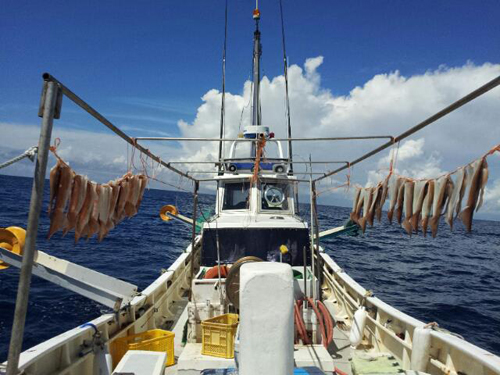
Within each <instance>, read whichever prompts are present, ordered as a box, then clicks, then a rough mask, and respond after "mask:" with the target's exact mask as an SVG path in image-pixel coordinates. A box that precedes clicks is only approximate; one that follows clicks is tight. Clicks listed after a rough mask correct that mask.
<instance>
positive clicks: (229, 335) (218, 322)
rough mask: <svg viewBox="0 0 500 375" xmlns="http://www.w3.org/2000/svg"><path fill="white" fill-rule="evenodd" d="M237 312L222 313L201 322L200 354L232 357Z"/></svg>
mask: <svg viewBox="0 0 500 375" xmlns="http://www.w3.org/2000/svg"><path fill="white" fill-rule="evenodd" d="M236 328H238V314H224V315H220V316H216V317H215V318H210V319H206V320H204V321H202V322H201V331H202V333H201V336H202V346H201V354H204V355H210V356H212V357H220V358H234V336H235V334H236Z"/></svg>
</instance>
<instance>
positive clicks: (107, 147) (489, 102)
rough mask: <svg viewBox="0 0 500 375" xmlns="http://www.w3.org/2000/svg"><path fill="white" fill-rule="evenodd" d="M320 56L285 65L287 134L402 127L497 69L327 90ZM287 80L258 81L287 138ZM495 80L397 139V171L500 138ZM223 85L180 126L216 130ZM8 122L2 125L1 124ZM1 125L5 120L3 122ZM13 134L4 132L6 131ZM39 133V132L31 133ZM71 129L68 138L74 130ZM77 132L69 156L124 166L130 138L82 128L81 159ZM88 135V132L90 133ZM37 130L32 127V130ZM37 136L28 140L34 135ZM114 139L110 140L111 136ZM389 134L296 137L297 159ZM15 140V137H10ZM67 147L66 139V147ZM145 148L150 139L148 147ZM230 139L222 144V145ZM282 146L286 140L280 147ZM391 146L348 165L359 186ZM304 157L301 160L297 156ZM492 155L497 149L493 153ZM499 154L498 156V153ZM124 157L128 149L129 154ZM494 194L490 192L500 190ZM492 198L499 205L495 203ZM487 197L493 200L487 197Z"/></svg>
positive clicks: (198, 133) (352, 153) (236, 104)
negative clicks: (348, 138) (471, 98)
mask: <svg viewBox="0 0 500 375" xmlns="http://www.w3.org/2000/svg"><path fill="white" fill-rule="evenodd" d="M325 64H326V62H324V60H323V57H321V56H318V57H313V58H310V59H307V60H306V61H305V63H304V65H303V66H299V65H291V66H290V67H289V70H288V73H289V89H290V107H291V113H290V115H291V121H292V127H293V128H292V133H293V136H294V137H334V136H360V135H392V136H395V135H398V134H400V133H402V132H403V131H405V130H406V129H408V128H410V127H411V126H413V125H415V124H417V123H419V122H421V121H422V120H424V119H426V118H428V117H429V116H431V115H433V114H434V113H436V112H438V111H439V110H441V109H443V108H445V107H446V106H448V105H450V104H451V103H453V102H454V101H456V100H457V99H459V98H461V97H463V96H464V95H466V94H468V93H469V92H471V91H473V90H475V89H476V88H478V87H479V86H481V85H483V84H485V83H486V82H488V81H490V80H491V79H493V78H495V77H497V76H498V75H500V64H490V63H485V64H482V65H475V64H474V63H472V62H467V63H466V64H464V65H463V66H458V67H447V66H440V67H438V68H437V69H435V70H429V71H427V72H424V73H422V74H415V75H412V76H405V75H403V74H401V73H400V72H399V71H394V72H387V73H382V74H377V75H375V76H374V77H373V78H371V79H370V80H369V81H367V82H366V83H365V84H364V85H362V86H358V87H355V88H353V89H352V90H351V91H350V92H349V93H348V94H346V95H339V96H337V95H333V94H332V92H331V91H330V90H329V89H328V88H325V87H323V86H322V83H321V69H328V68H329V67H328V66H326V67H325ZM284 86H285V80H284V77H283V76H277V77H263V79H262V82H261V98H262V117H263V123H264V125H269V126H270V127H271V128H272V130H273V131H274V132H275V133H276V136H277V137H286V118H285V100H284V90H285V89H284ZM251 95H252V84H251V82H249V81H247V82H245V83H244V84H243V86H242V89H241V92H233V93H226V137H236V136H237V134H238V133H239V132H240V131H242V130H243V128H244V127H245V126H246V125H249V124H250V121H251V113H252V107H251V101H250V98H251ZM499 101H500V89H499V88H496V89H493V90H492V91H490V92H489V93H487V94H485V95H484V96H482V97H480V98H478V99H476V100H474V101H473V102H471V103H469V104H467V105H465V106H464V107H462V108H460V109H459V110H457V111H455V112H453V113H452V114H450V115H448V116H446V117H444V118H442V119H441V120H439V121H438V122H436V123H434V124H432V125H430V126H429V127H427V128H425V129H424V130H422V131H421V132H419V133H417V134H415V135H414V136H413V137H411V138H409V139H407V140H405V141H403V142H401V144H400V147H399V151H398V158H397V165H396V168H397V171H398V173H401V174H406V175H408V176H412V177H415V178H424V177H435V176H437V175H439V174H441V173H443V172H444V171H451V170H454V169H456V168H457V167H458V166H461V165H465V164H467V163H469V162H470V161H472V160H474V159H475V158H477V157H479V156H481V155H482V154H484V153H485V152H486V151H487V150H488V149H489V148H490V147H492V146H494V145H495V144H496V143H498V142H499V140H500V127H499V126H498V125H497V122H498V118H500V106H498V103H499ZM220 109H221V93H220V91H218V90H215V89H212V90H209V91H208V92H206V93H205V94H204V95H203V96H202V104H201V105H200V106H199V108H198V110H197V113H196V117H195V119H194V120H193V121H192V122H187V121H184V120H182V119H181V120H179V122H178V129H179V131H180V133H181V135H182V136H186V137H213V138H216V137H218V136H219V126H220ZM3 126H5V125H3ZM0 130H1V129H0ZM12 132H14V129H6V130H4V131H3V134H7V138H9V140H10V139H11V138H15V134H16V133H12ZM9 133H10V134H9ZM35 133H38V132H35ZM70 133H71V134H74V135H75V137H73V138H71V137H72V136H71V134H70ZM77 135H78V136H80V134H77V133H75V131H73V130H72V131H68V134H64V136H63V137H61V138H63V139H65V141H64V144H65V145H67V147H68V149H67V150H66V151H65V152H66V153H67V154H68V157H74V158H79V160H81V162H82V163H83V164H85V165H87V166H88V167H89V168H90V166H91V165H93V166H94V168H95V167H96V166H97V165H99V163H100V162H104V163H107V164H106V165H107V166H108V168H109V169H110V170H111V169H113V168H116V169H121V168H122V167H123V166H119V165H118V164H119V163H122V164H123V163H124V160H123V159H120V158H119V155H123V154H124V153H125V151H126V146H124V144H123V142H122V141H121V140H119V139H116V137H114V136H113V135H109V137H110V138H106V137H102V135H100V134H99V135H92V134H88V135H86V136H88V139H89V140H90V139H92V142H91V143H93V146H89V147H91V148H89V150H92V152H90V151H89V152H88V154H89V153H91V154H92V155H87V156H86V158H83V157H81V156H77V155H78V154H79V151H78V152H77V150H76V149H75V147H76V146H75V145H73V142H77V140H76V139H77ZM93 137H94V138H93ZM35 138H36V136H35ZM35 138H34V139H35ZM112 138H113V139H114V140H112ZM382 142H385V140H383V141H382V140H370V141H356V142H351V141H349V142H334V143H331V142H330V143H328V142H323V143H317V144H314V145H313V144H311V143H309V142H296V143H294V154H296V155H297V156H294V157H295V160H297V161H298V160H307V159H308V158H309V155H311V157H312V159H313V160H330V161H339V160H353V159H356V158H357V157H359V156H360V155H362V154H363V153H365V152H367V151H370V150H371V149H373V148H375V147H377V146H378V145H380V144H381V143H382ZM14 143H15V145H14ZM31 143H33V142H32V141H29V142H28V141H27V140H23V141H22V142H21V141H19V142H17V143H16V142H13V143H12V144H11V143H10V141H8V142H7V144H11V147H12V149H17V150H24V149H26V147H27V146H29V145H30V144H31ZM70 146H71V147H70ZM148 147H149V146H148ZM151 147H152V148H151V149H152V150H154V151H156V152H159V153H161V154H162V158H163V159H164V160H167V158H169V157H175V159H176V160H186V161H187V160H189V161H216V160H217V155H218V144H217V143H215V142H214V143H213V144H207V143H197V142H183V143H182V144H181V145H180V147H177V148H174V147H172V148H168V147H166V146H160V145H156V144H155V145H154V148H153V145H152V146H151ZM228 148H229V144H226V145H225V151H226V154H227V150H228ZM285 149H286V146H285ZM390 152H391V151H389V150H387V151H385V152H383V153H382V154H380V155H377V156H375V157H373V158H371V159H369V160H367V161H365V162H363V163H361V164H359V165H357V166H355V167H354V168H352V170H351V171H350V174H351V179H352V181H353V182H355V183H359V184H361V185H366V184H367V183H368V184H370V183H371V184H373V183H376V182H377V180H380V178H381V177H383V176H385V175H386V173H387V170H388V168H389V163H390V160H391V156H390ZM301 158H302V159H301ZM497 159H498V158H497ZM497 159H495V160H497ZM125 163H126V158H125ZM336 167H338V164H335V165H334V164H325V165H316V167H315V170H316V171H318V172H327V171H329V170H332V169H334V168H336ZM196 168H197V169H207V168H214V167H213V166H210V165H207V164H200V165H199V166H196ZM295 169H296V170H301V169H302V170H303V169H304V165H303V164H302V165H301V166H299V165H296V166H295ZM344 178H345V173H343V174H341V175H339V176H336V177H335V178H334V179H328V180H325V181H324V182H323V183H322V188H329V187H331V186H334V185H335V184H341V183H343V182H344ZM497 191H498V193H495V192H497ZM335 192H336V194H332V195H330V196H329V198H328V197H327V194H324V195H322V196H321V199H322V201H321V202H322V203H335V204H343V205H346V206H349V205H350V203H349V202H348V200H347V199H348V198H349V194H347V195H346V194H345V193H344V192H343V189H338V190H335ZM497 194H500V182H499V183H498V184H496V183H495V182H491V183H490V184H489V185H488V190H487V193H486V198H487V202H486V203H485V207H490V208H489V209H491V210H493V209H494V208H493V207H496V208H497V209H498V207H500V201H499V199H498V198H497V197H498V195H497ZM494 202H496V203H495V204H493V203H494ZM490 203H491V204H490Z"/></svg>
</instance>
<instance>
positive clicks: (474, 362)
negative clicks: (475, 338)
mask: <svg viewBox="0 0 500 375" xmlns="http://www.w3.org/2000/svg"><path fill="white" fill-rule="evenodd" d="M198 248H199V246H197V247H196V249H197V250H198ZM196 254H198V253H196ZM321 256H322V258H323V267H324V268H323V275H324V284H323V291H324V303H325V305H326V306H327V308H328V309H329V310H330V311H331V313H332V315H334V317H335V319H336V320H337V322H338V321H343V322H345V329H346V330H347V329H348V328H349V326H350V323H351V320H352V318H353V315H354V312H355V311H356V310H357V308H358V307H359V305H360V304H361V303H362V302H363V300H364V297H365V294H366V290H365V289H364V288H363V287H362V286H360V285H359V284H358V283H356V281H354V280H353V279H352V278H351V277H349V276H348V275H347V274H346V273H345V272H343V271H342V269H341V268H340V267H339V266H338V265H337V264H336V263H335V262H334V261H333V260H332V259H331V258H330V256H329V255H327V254H325V253H321ZM196 258H197V257H196ZM190 261H191V248H190V247H188V248H187V250H186V252H185V253H183V254H182V255H181V256H180V257H179V258H178V259H177V260H176V261H175V263H174V264H172V266H171V267H169V268H168V270H167V271H166V272H165V273H163V274H162V275H161V276H160V277H158V279H156V280H155V281H154V282H153V283H152V284H151V285H149V286H148V287H147V288H146V289H145V290H144V291H143V292H142V293H141V294H140V295H139V296H137V297H135V298H134V299H133V301H132V302H131V305H130V309H129V311H128V312H127V313H120V315H119V317H118V319H119V323H117V321H116V316H115V315H114V314H105V315H102V316H100V317H98V318H97V319H94V320H93V321H92V322H91V323H92V324H94V325H95V326H96V327H97V329H98V330H99V331H100V332H101V336H102V340H103V341H104V342H105V345H104V348H105V350H104V351H102V352H99V353H98V354H94V353H93V352H92V351H91V350H89V349H87V350H85V346H84V345H85V344H89V343H91V342H92V339H93V334H94V329H93V328H91V327H85V328H80V327H77V328H74V329H72V330H70V331H67V332H65V333H63V334H61V335H59V336H56V337H54V338H52V339H50V340H48V341H46V342H43V343H41V344H39V345H37V346H35V347H33V348H31V349H29V350H27V351H25V352H23V353H22V355H21V358H20V369H22V370H24V373H25V374H26V375H35V374H36V375H48V374H57V375H63V374H68V375H77V374H82V375H94V374H98V373H99V363H102V362H103V356H104V355H105V352H106V348H109V345H110V344H111V343H112V342H113V341H114V340H115V339H117V338H118V337H123V336H127V335H130V334H134V333H140V332H143V331H146V330H149V329H154V328H160V327H164V325H165V323H166V322H168V321H172V320H183V319H184V321H185V319H186V318H187V317H186V313H185V311H184V313H183V314H180V311H177V310H181V309H182V310H184V306H185V305H183V304H182V303H183V301H185V300H186V298H185V297H186V294H187V293H188V291H189V287H190V280H189V277H190ZM197 263H198V261H196V264H195V265H196V266H197ZM365 306H366V307H367V310H368V311H369V312H371V314H369V317H368V320H367V325H366V328H365V331H364V341H363V343H364V347H365V348H369V349H368V350H367V352H368V353H371V354H374V353H377V352H381V353H390V354H392V355H393V356H394V357H395V358H396V359H397V360H398V362H399V363H400V364H401V366H402V367H403V368H404V369H405V370H409V369H410V358H411V353H412V338H413V332H414V329H415V328H416V327H421V326H423V325H424V323H423V322H420V321H418V320H416V319H414V318H412V317H410V316H408V315H406V314H404V313H402V312H401V311H399V310H397V309H395V308H394V307H392V306H390V305H387V304H386V303H384V302H383V301H381V300H380V299H378V298H377V297H368V298H366V302H365ZM388 320H391V321H392V323H391V326H387V324H385V323H386V322H387V321H388ZM82 323H84V322H82ZM180 325H182V326H184V323H183V322H181V324H180ZM391 327H396V329H393V328H391ZM335 329H336V330H337V329H338V328H335ZM396 330H399V332H396ZM401 332H404V339H401V338H400V337H398V336H397V335H396V333H401ZM347 336H348V332H347ZM431 337H432V339H431V340H432V341H431V351H430V360H429V362H428V364H427V368H426V372H427V373H429V374H460V373H463V374H468V375H473V374H474V375H476V374H477V375H493V374H497V375H498V374H500V358H499V357H497V356H495V355H493V354H491V353H489V352H487V351H485V350H483V349H480V348H478V347H476V346H474V345H472V344H470V343H468V342H466V341H464V340H462V339H460V338H458V337H456V336H453V335H451V334H447V333H444V332H440V331H432V332H431ZM181 339H182V334H177V335H176V341H175V356H176V357H178V356H179V354H180V352H181V351H182V346H181V343H180V342H181ZM87 347H88V346H87ZM334 361H335V360H334ZM338 365H339V368H341V366H340V365H342V363H339V364H338ZM344 365H345V363H344ZM344 368H345V367H344ZM165 373H166V374H171V373H172V374H175V373H177V369H176V366H173V367H171V368H168V369H167V371H166V372H165Z"/></svg>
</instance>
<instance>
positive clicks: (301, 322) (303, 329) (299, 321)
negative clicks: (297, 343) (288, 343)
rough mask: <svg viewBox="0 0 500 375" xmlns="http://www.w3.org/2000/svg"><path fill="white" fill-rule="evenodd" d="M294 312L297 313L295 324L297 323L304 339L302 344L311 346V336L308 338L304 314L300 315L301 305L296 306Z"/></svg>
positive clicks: (296, 304)
mask: <svg viewBox="0 0 500 375" xmlns="http://www.w3.org/2000/svg"><path fill="white" fill-rule="evenodd" d="M294 312H295V322H296V323H297V329H298V331H299V335H300V336H301V338H302V342H303V343H304V345H309V344H310V341H309V336H307V329H306V326H305V324H304V320H303V319H302V314H301V313H300V308H299V304H298V303H295V304H294Z"/></svg>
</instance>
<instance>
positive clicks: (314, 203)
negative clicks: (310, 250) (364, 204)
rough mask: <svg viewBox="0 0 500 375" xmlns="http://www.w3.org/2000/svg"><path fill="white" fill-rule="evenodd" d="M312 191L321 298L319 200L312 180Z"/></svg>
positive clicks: (319, 298) (317, 269) (317, 271)
mask: <svg viewBox="0 0 500 375" xmlns="http://www.w3.org/2000/svg"><path fill="white" fill-rule="evenodd" d="M311 193H312V201H313V208H314V239H315V241H314V242H315V243H314V245H315V248H316V249H315V250H316V273H317V278H318V284H319V285H318V286H319V289H318V300H321V294H320V290H321V283H322V278H321V275H322V272H321V271H322V267H321V258H320V255H319V220H318V208H317V207H318V202H317V200H316V197H317V194H316V183H315V182H314V181H313V182H312V188H311Z"/></svg>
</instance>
